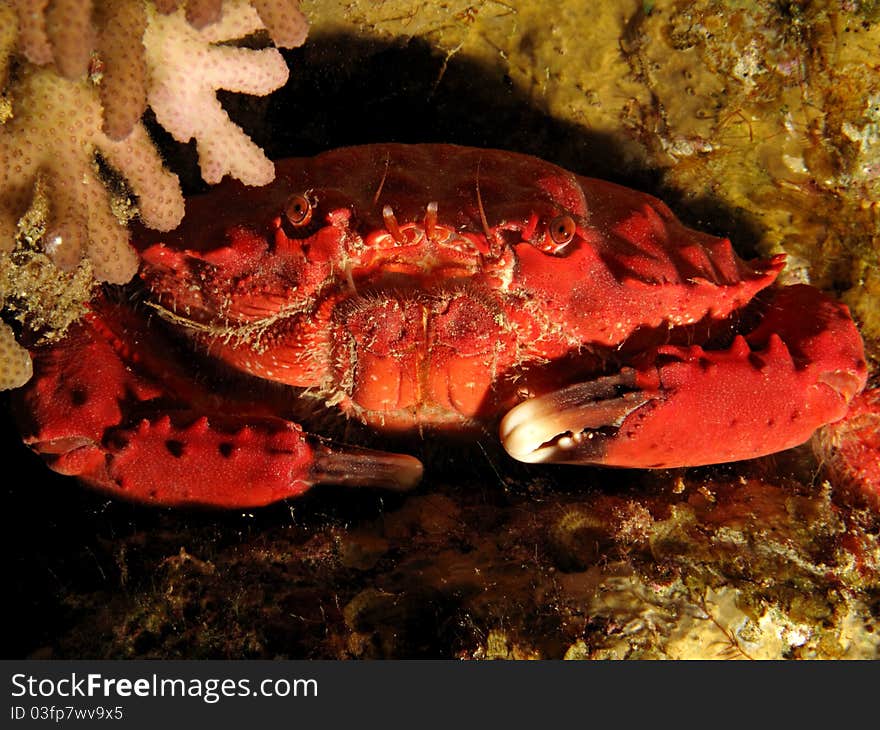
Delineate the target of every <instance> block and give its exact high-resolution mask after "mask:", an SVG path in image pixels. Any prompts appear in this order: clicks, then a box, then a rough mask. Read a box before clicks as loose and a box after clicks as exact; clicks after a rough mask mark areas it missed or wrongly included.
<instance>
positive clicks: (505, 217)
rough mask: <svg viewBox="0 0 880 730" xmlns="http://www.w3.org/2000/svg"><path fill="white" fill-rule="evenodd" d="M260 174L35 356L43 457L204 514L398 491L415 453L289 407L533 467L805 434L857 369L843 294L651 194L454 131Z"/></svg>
mask: <svg viewBox="0 0 880 730" xmlns="http://www.w3.org/2000/svg"><path fill="white" fill-rule="evenodd" d="M277 173H278V174H277V179H276V180H275V182H274V183H272V184H271V185H269V186H266V187H264V188H259V189H256V188H245V187H243V186H242V185H240V184H238V183H235V182H225V183H223V184H221V185H219V186H217V187H216V188H215V189H214V190H212V191H211V192H210V193H208V194H207V195H205V196H201V197H197V198H193V199H191V200H189V201H188V203H187V213H186V217H185V219H184V222H183V223H182V225H181V226H180V228H178V229H177V230H176V231H174V232H173V233H170V234H158V233H155V232H150V231H143V232H140V233H139V234H137V235H136V237H135V245H136V246H137V248H138V249H140V250H141V251H142V255H143V265H142V268H141V274H140V276H141V279H142V287H141V289H142V291H141V292H140V293H141V294H143V298H144V302H145V303H141V302H136V303H135V304H134V305H132V303H131V301H130V299H131V297H130V296H128V295H130V294H131V290H130V289H129V290H124V292H125V294H126V296H121V295H119V294H116V295H114V294H112V293H109V294H105V295H104V296H103V298H101V299H99V300H98V301H96V302H95V303H94V305H93V308H92V311H91V313H90V314H89V315H88V316H87V317H86V319H85V321H84V322H82V323H81V324H80V325H79V326H78V327H77V328H76V329H75V331H73V332H72V333H71V334H70V336H69V337H68V338H67V339H66V340H65V341H63V342H62V343H60V344H57V345H53V346H51V347H48V348H45V349H42V350H39V351H38V352H37V353H36V355H35V377H34V378H33V381H32V382H31V384H30V385H29V386H28V387H27V388H26V389H25V390H24V391H23V394H22V397H21V399H20V400H21V403H20V412H21V413H22V414H23V415H22V420H23V422H24V431H25V436H26V440H27V442H28V443H29V444H31V446H32V447H33V448H34V449H35V450H37V451H38V452H40V453H41V454H43V455H44V456H45V457H46V458H47V459H48V460H49V463H50V465H51V466H52V468H54V469H56V470H57V471H60V472H62V473H65V474H73V475H76V476H78V477H79V478H81V479H83V480H85V481H86V482H89V483H91V484H93V485H95V486H98V487H100V488H103V489H106V490H109V491H111V492H113V493H116V494H120V495H125V496H127V497H129V498H132V499H136V500H143V501H150V502H156V503H162V504H207V505H216V506H225V507H231V506H247V505H260V504H266V503H269V502H272V501H274V500H278V499H283V498H286V497H290V496H293V495H296V494H299V493H301V492H303V491H304V490H306V489H307V488H308V487H309V486H311V485H313V484H315V483H318V482H334V483H340V482H341V483H348V484H369V485H384V486H397V487H400V488H404V487H408V486H411V485H412V484H414V483H415V482H417V481H418V479H419V478H420V476H421V471H422V467H421V464H420V462H419V461H418V460H416V459H415V458H413V457H410V456H404V455H400V454H392V453H385V452H375V451H368V450H365V449H359V448H355V447H347V446H340V445H335V444H331V443H330V442H327V441H325V440H324V439H322V438H321V437H318V436H314V435H311V434H309V433H306V432H304V431H303V430H302V429H301V427H300V426H299V425H298V424H297V423H294V422H293V419H294V418H296V414H297V413H300V412H302V410H303V409H302V408H301V404H302V403H303V402H304V401H305V402H308V403H311V404H312V405H313V406H314V405H321V406H323V405H326V406H328V407H335V408H339V409H341V410H342V411H343V412H344V413H345V414H347V415H348V416H349V417H350V418H352V419H358V420H359V421H361V422H363V423H365V424H368V425H369V426H370V427H372V428H374V429H377V430H394V431H402V430H406V429H421V430H422V431H423V432H424V431H426V430H431V431H436V430H452V429H455V430H462V429H465V430H466V429H472V430H473V429H475V428H477V427H482V428H485V424H487V423H492V422H493V421H496V419H498V418H499V417H500V416H502V415H503V418H501V420H500V432H501V439H502V441H503V443H504V447H505V448H506V449H507V451H508V452H509V453H510V454H511V455H512V456H514V457H515V458H517V459H521V460H524V461H530V462H541V461H544V462H570V463H583V464H605V465H613V466H628V467H647V468H653V467H673V466H681V465H699V464H709V463H716V462H724V461H732V460H737V459H746V458H750V457H754V456H758V455H762V454H767V453H770V452H774V451H778V450H781V449H786V448H788V447H791V446H794V445H796V444H799V443H802V442H804V441H805V440H806V439H808V438H809V437H810V435H811V434H812V432H813V431H814V430H815V429H816V428H817V427H819V426H821V425H823V424H826V423H828V422H831V421H835V420H837V419H839V418H841V417H842V416H843V415H844V414H845V413H846V410H847V404H848V403H849V401H850V400H851V399H852V397H853V396H854V395H855V394H856V393H858V392H859V391H860V390H861V389H862V388H863V387H864V385H865V380H866V365H865V358H864V353H863V347H862V342H861V339H860V337H859V334H858V332H857V331H856V328H855V326H854V324H853V321H852V319H851V318H850V315H849V312H848V310H847V308H846V307H845V306H844V305H842V304H839V303H838V302H836V301H834V300H833V299H831V298H829V297H827V296H825V295H824V294H822V293H821V292H819V291H818V290H816V289H814V288H812V287H809V286H803V285H799V286H787V287H779V286H776V287H774V286H772V285H773V282H774V280H775V279H776V276H777V274H778V273H779V271H780V269H781V268H782V267H783V260H782V257H774V258H773V259H771V260H770V261H754V262H750V263H747V262H744V261H742V260H740V259H739V258H737V256H736V255H735V254H734V252H733V250H732V249H731V246H730V243H729V242H728V241H727V240H724V239H719V238H715V237H713V236H710V235H707V234H704V233H698V232H696V231H693V230H691V229H689V228H686V227H685V226H683V225H682V224H681V223H680V222H679V221H678V220H677V219H676V218H675V217H674V216H673V214H672V213H671V212H670V210H669V209H668V208H667V207H666V206H665V205H664V204H663V203H661V202H660V201H659V200H657V199H655V198H653V197H651V196H649V195H645V194H643V193H639V192H636V191H634V190H630V189H627V188H624V187H620V186H618V185H614V184H611V183H608V182H603V181H600V180H593V179H589V178H584V177H580V176H578V175H575V174H572V173H570V172H566V171H565V170H562V169H560V168H558V167H556V166H554V165H551V164H549V163H547V162H543V161H541V160H538V159H535V158H532V157H528V156H525V155H520V154H514V153H510V152H501V151H493V150H480V149H469V148H463V147H455V146H449V145H415V146H405V145H394V144H383V145H371V146H364V147H353V148H347V149H340V150H336V151H333V152H327V153H325V154H322V155H319V156H317V157H315V158H313V159H292V160H285V161H282V162H279V163H278V165H277ZM187 348H188V349H187ZM209 360H210V361H212V362H213V363H215V364H214V365H209ZM242 373H246V374H247V375H242ZM263 380H267V381H272V383H273V384H265V383H263V382H262V381H263ZM278 384H281V385H278ZM291 386H292V387H291ZM297 404H300V406H298V405H297ZM481 424H482V426H481Z"/></svg>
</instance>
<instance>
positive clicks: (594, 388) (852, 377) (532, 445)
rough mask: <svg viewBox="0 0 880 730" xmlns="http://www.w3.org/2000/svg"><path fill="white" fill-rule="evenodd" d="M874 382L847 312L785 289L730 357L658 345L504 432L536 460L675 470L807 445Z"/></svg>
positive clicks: (520, 410) (512, 418) (519, 416)
mask: <svg viewBox="0 0 880 730" xmlns="http://www.w3.org/2000/svg"><path fill="white" fill-rule="evenodd" d="M866 379H867V368H866V364H865V356H864V349H863V345H862V341H861V338H860V337H859V334H858V331H857V330H856V328H855V325H854V324H853V322H852V319H851V318H850V316H849V312H848V310H847V308H846V306H845V305H843V304H840V303H838V302H836V301H834V300H832V299H830V298H829V297H827V296H825V295H824V294H822V293H821V292H819V291H818V290H817V289H814V288H813V287H809V286H803V285H797V286H789V287H783V288H780V289H778V290H777V291H776V293H775V296H774V299H773V301H772V302H771V304H770V306H769V308H768V310H767V312H766V314H765V316H764V318H763V319H762V321H761V323H760V324H759V325H758V327H756V328H755V329H754V330H753V331H752V332H750V333H748V334H746V335H745V336H742V335H738V336H737V337H736V338H735V339H734V341H733V344H732V345H731V346H730V347H729V348H728V349H726V350H703V349H702V348H701V347H699V346H691V347H678V346H671V345H667V346H663V347H658V348H655V349H654V350H653V351H651V352H649V353H647V356H646V357H645V358H643V359H641V360H640V362H639V365H638V366H637V367H635V368H624V369H622V370H621V371H620V373H618V374H617V375H613V376H609V377H605V378H600V379H597V380H595V381H591V382H587V383H579V384H576V385H572V386H569V387H567V388H563V389H561V390H558V391H555V392H552V393H549V394H547V395H543V396H540V397H538V398H534V399H532V400H528V401H525V402H524V403H521V404H519V405H518V406H516V407H515V408H513V409H512V410H511V411H510V412H509V413H508V414H507V415H506V416H505V418H504V419H503V421H502V423H501V437H502V440H503V442H504V446H505V448H506V449H507V450H508V452H509V453H510V454H511V455H512V456H514V457H515V458H517V459H520V460H522V461H529V462H567V463H595V464H605V465H608V466H627V467H642V468H668V467H675V466H696V465H700V464H714V463H720V462H725V461H736V460H739V459H748V458H753V457H756V456H762V455H765V454H769V453H773V452H775V451H781V450H783V449H786V448H791V447H792V446H796V445H798V444H801V443H803V442H804V441H806V440H807V439H809V438H810V436H811V434H812V433H813V431H815V430H816V429H817V428H818V427H820V426H822V425H825V424H826V423H831V422H833V421H836V420H838V419H840V418H842V417H843V416H844V415H845V414H846V410H847V405H848V403H849V402H850V400H851V399H852V398H853V397H854V396H855V395H856V394H857V393H858V392H859V391H861V390H862V388H863V387H864V386H865V382H866Z"/></svg>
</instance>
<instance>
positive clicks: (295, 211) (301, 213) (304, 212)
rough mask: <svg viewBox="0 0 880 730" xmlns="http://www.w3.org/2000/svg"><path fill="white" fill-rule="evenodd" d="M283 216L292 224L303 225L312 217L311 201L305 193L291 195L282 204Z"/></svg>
mask: <svg viewBox="0 0 880 730" xmlns="http://www.w3.org/2000/svg"><path fill="white" fill-rule="evenodd" d="M284 217H285V218H287V222H288V223H290V225H292V226H304V225H305V224H306V223H308V222H309V221H310V220H311V219H312V204H311V202H309V199H308V198H307V197H306V196H305V195H302V194H297V195H291V196H290V197H289V198H288V199H287V203H286V204H285V206H284Z"/></svg>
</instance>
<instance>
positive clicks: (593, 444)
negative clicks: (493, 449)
mask: <svg viewBox="0 0 880 730" xmlns="http://www.w3.org/2000/svg"><path fill="white" fill-rule="evenodd" d="M636 375H637V373H636V371H635V370H633V369H632V368H624V369H623V370H621V371H620V372H619V373H618V374H616V375H609V376H607V377H603V378H597V379H596V380H591V381H587V382H585V383H577V384H575V385H571V386H569V387H567V388H562V389H561V390H557V391H554V392H552V393H548V394H546V395H543V396H540V397H538V398H532V399H530V400H527V401H525V402H523V403H520V404H519V405H518V406H516V407H514V408H513V409H511V410H510V411H509V412H508V413H507V415H506V416H505V417H504V418H503V419H502V421H501V426H500V433H501V440H502V442H503V444H504V448H505V449H506V450H507V453H509V454H510V455H511V456H512V457H513V458H515V459H517V460H519V461H525V462H528V463H533V464H534V463H539V462H545V461H546V462H554V463H562V462H574V463H596V462H601V461H602V456H603V452H604V450H603V444H604V442H605V441H607V439H608V435H609V431H613V430H615V429H616V428H617V427H619V426H620V424H621V423H623V421H624V419H626V417H627V416H628V415H629V414H630V413H632V412H633V411H634V410H636V409H637V408H639V407H640V406H642V405H643V404H644V403H646V402H647V401H648V400H650V399H651V396H650V395H649V394H647V393H644V392H642V391H640V390H638V386H637V383H636Z"/></svg>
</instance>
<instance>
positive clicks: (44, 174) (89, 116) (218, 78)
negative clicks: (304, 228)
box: [0, 0, 308, 388]
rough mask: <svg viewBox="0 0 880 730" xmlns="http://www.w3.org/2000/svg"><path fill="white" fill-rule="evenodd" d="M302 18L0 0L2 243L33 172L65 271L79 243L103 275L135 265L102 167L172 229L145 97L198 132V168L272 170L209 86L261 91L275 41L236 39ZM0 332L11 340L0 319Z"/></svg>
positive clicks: (191, 5) (277, 73)
mask: <svg viewBox="0 0 880 730" xmlns="http://www.w3.org/2000/svg"><path fill="white" fill-rule="evenodd" d="M307 27H308V26H307V23H306V21H305V18H304V17H303V15H302V14H301V13H300V11H299V9H298V3H297V2H296V0H250V1H247V0H188V2H180V1H179V0H177V1H175V0H157V1H156V2H155V3H153V2H145V1H144V0H0V92H2V95H0V171H2V172H0V254H2V253H7V254H8V253H10V252H11V251H13V249H14V248H15V246H16V240H17V239H21V236H22V231H21V226H20V221H21V220H22V216H23V215H24V213H25V211H26V210H27V209H28V207H29V206H30V205H31V202H32V200H33V197H34V187H35V185H36V184H37V183H38V182H40V184H42V185H43V186H44V187H45V188H46V190H47V197H48V201H49V205H48V207H47V210H46V212H45V219H44V220H43V221H41V222H40V226H39V227H40V231H41V234H42V241H43V249H44V251H45V252H46V253H47V254H49V256H50V257H51V259H52V260H53V261H54V263H55V264H56V265H57V266H59V267H60V268H61V269H62V270H65V271H72V270H73V269H75V268H76V266H77V264H78V263H79V262H80V260H81V259H82V258H83V256H85V257H86V258H87V259H89V260H90V261H91V263H92V265H93V268H94V276H95V278H96V279H98V280H100V281H109V282H125V281H127V280H128V279H130V278H131V276H132V275H133V274H134V272H135V270H136V267H137V259H136V256H135V254H134V252H133V251H132V250H131V248H130V247H129V245H128V242H127V238H128V232H127V229H126V227H125V223H126V222H127V220H128V218H130V217H131V215H132V213H131V205H130V202H131V201H123V204H122V205H120V204H119V203H120V195H119V194H118V193H117V194H116V195H115V196H114V195H112V194H111V193H110V191H109V190H108V186H107V185H106V184H105V183H106V180H107V175H108V170H109V171H110V176H111V177H114V178H116V179H117V181H118V180H120V179H121V180H123V181H124V182H125V185H126V186H127V188H126V189H125V193H126V194H128V193H130V194H132V195H133V196H134V197H135V198H136V199H137V212H138V214H139V215H140V218H141V219H142V220H143V222H144V223H145V224H146V225H148V226H150V227H152V228H156V229H159V230H170V229H172V228H174V227H175V226H176V225H177V224H178V223H179V222H180V219H181V218H182V216H183V198H182V195H181V191H180V186H179V183H178V180H177V177H176V176H175V175H174V174H172V173H171V172H169V171H168V170H166V169H165V168H164V167H163V165H162V161H161V159H160V157H159V155H158V153H157V151H156V149H155V147H154V146H153V144H152V142H151V140H150V138H149V136H148V134H147V131H146V129H145V128H144V126H143V125H142V124H141V122H140V118H141V115H142V114H143V112H144V110H145V109H146V107H147V105H149V106H151V107H152V108H153V111H154V113H155V115H156V119H157V121H158V122H159V124H161V125H163V126H164V127H165V128H166V129H167V130H168V131H169V132H170V133H171V134H172V135H173V136H174V137H175V139H177V140H179V141H182V142H186V141H189V140H190V139H193V138H195V140H196V144H197V147H198V150H199V158H200V164H201V168H202V175H203V177H204V178H205V180H206V181H208V182H218V181H219V180H220V179H221V178H222V177H223V176H224V175H225V174H229V175H232V176H233V177H236V178H238V179H240V180H242V181H243V182H245V183H247V184H251V185H262V184H265V183H267V182H269V181H270V180H272V178H273V177H274V174H275V172H274V166H273V165H272V163H271V162H270V161H269V160H268V159H267V158H266V157H265V155H264V154H263V152H262V150H260V149H259V148H258V147H257V146H256V145H255V144H254V143H253V142H252V141H251V140H250V138H248V136H247V135H246V134H245V133H244V132H243V131H242V130H241V128H239V127H238V126H237V125H235V124H234V123H233V122H232V121H231V120H230V119H229V117H228V116H227V114H226V112H225V111H224V110H223V109H222V107H221V106H220V103H219V101H218V100H217V97H216V91H217V90H218V89H226V90H230V91H237V92H242V93H248V94H256V95H261V96H262V95H265V94H267V93H269V92H270V91H273V90H274V89H276V88H278V87H279V86H281V85H283V84H284V82H285V81H286V80H287V67H286V65H285V63H284V60H283V59H282V57H281V55H280V53H279V52H278V51H277V50H276V49H275V48H271V47H270V48H264V49H261V50H254V49H251V48H238V47H236V46H235V45H233V42H234V41H236V40H239V39H243V38H245V37H248V36H251V35H253V34H254V33H259V32H266V33H268V35H269V37H270V38H271V39H272V41H273V42H274V44H275V45H277V46H282V47H292V46H295V45H299V44H300V43H302V42H303V40H304V39H305V34H306V31H307ZM116 187H117V189H118V188H119V187H120V186H119V185H117V186H116ZM123 187H124V186H123ZM122 197H123V198H124V197H125V195H122ZM30 235H31V237H33V232H31V234H30ZM10 261H12V259H10V258H4V263H3V264H2V265H3V266H9V265H12V264H10V263H9V262H10ZM0 294H2V293H0ZM34 301H35V302H38V299H37V298H35V299H34ZM35 306H40V304H39V303H36V304H35ZM48 306H51V305H48ZM0 340H2V342H0V345H2V348H3V353H7V352H12V351H14V348H15V347H16V346H15V343H14V341H13V340H12V336H11V330H9V329H8V327H7V325H6V324H4V323H2V322H0ZM5 359H6V360H8V358H5ZM4 361H5V360H4ZM5 370H6V368H5V366H3V365H2V364H0V371H5ZM21 372H23V371H22V370H20V369H19V377H20V376H21V375H20V373H21ZM4 385H6V386H9V385H10V383H9V382H3V378H2V375H0V388H2V387H3V386H4Z"/></svg>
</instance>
